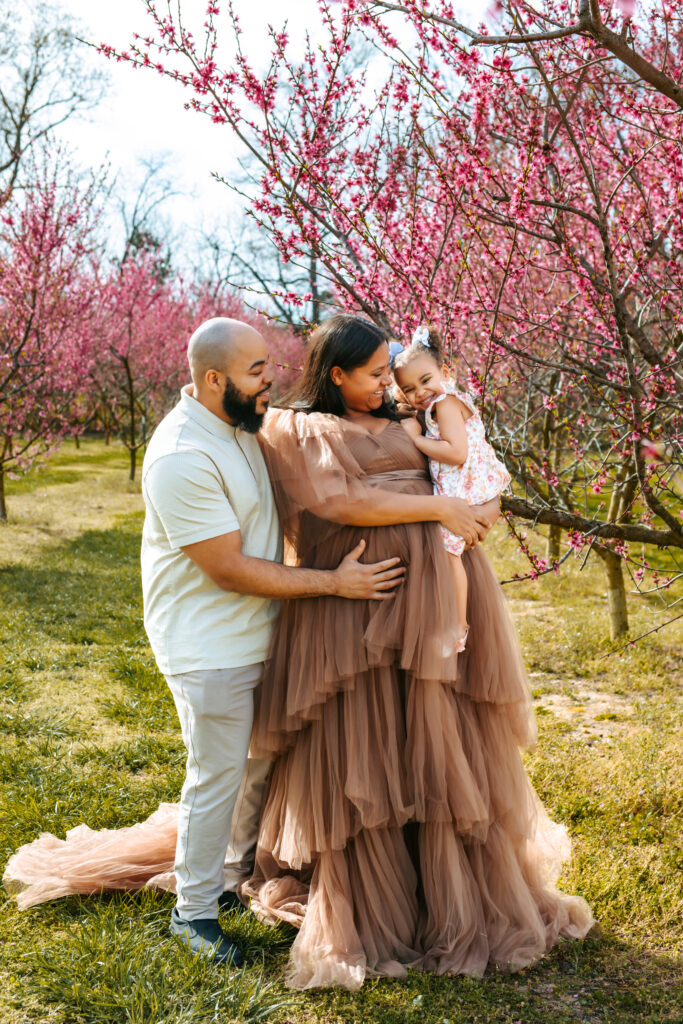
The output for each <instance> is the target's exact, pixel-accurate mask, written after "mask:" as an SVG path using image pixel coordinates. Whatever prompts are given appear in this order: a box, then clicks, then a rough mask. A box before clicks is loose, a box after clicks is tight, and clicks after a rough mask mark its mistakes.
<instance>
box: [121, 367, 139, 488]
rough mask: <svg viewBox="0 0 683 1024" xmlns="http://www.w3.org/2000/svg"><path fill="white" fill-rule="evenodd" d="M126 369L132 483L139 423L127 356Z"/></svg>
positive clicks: (130, 477)
mask: <svg viewBox="0 0 683 1024" xmlns="http://www.w3.org/2000/svg"><path fill="white" fill-rule="evenodd" d="M121 361H122V363H123V365H124V368H125V370H126V385H127V388H128V416H129V417H130V423H129V425H128V438H129V441H130V443H129V445H128V448H129V451H130V473H129V474H128V479H129V480H130V482H131V483H133V481H134V480H135V466H136V463H137V458H136V456H137V448H136V434H137V424H136V422H135V384H134V382H133V374H132V371H131V368H130V362H129V361H128V359H127V358H125V359H122V360H121Z"/></svg>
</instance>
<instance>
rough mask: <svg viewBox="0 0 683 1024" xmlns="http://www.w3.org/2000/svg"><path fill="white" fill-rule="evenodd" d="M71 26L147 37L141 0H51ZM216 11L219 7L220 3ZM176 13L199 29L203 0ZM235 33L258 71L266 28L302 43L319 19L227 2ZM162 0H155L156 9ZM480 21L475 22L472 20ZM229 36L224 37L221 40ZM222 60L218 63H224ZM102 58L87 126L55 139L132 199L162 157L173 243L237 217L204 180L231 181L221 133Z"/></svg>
mask: <svg viewBox="0 0 683 1024" xmlns="http://www.w3.org/2000/svg"><path fill="white" fill-rule="evenodd" d="M56 2H57V3H59V5H60V7H61V8H62V9H64V10H65V11H67V12H68V13H69V14H70V15H72V16H73V17H74V18H76V19H77V20H78V22H80V26H81V32H80V33H79V34H80V35H81V36H82V38H84V39H87V40H88V41H89V42H93V43H96V44H97V43H101V42H106V43H109V44H110V45H112V46H115V47H116V48H120V49H127V48H128V47H129V46H130V43H131V41H132V38H133V34H134V33H135V32H140V33H142V34H145V33H146V32H148V31H149V28H148V26H149V25H150V18H149V15H148V14H147V12H146V10H145V6H144V3H143V2H142V0H114V2H111V0H109V2H102V0H99V2H98V0H56ZM219 2H220V3H221V6H224V4H223V2H222V0H219ZM488 2H489V0H469V2H468V3H467V5H466V6H467V9H468V20H470V19H472V18H473V17H474V15H475V12H476V11H477V10H479V11H483V10H485V8H486V6H487V4H488ZM181 5H182V11H183V16H184V18H185V20H186V22H187V23H188V24H189V26H190V27H191V28H196V29H197V32H196V33H195V34H196V35H197V34H198V31H199V30H200V29H201V23H202V21H203V12H204V10H205V9H206V0H181ZM234 5H235V9H236V11H237V13H238V16H239V17H240V21H241V26H242V29H243V33H244V35H243V40H242V41H243V46H244V48H245V50H246V52H247V53H249V54H251V55H253V59H254V64H255V65H256V66H257V67H258V65H259V64H260V63H262V62H263V61H265V60H266V59H267V56H268V53H269V49H270V47H269V45H268V42H269V41H268V38H267V25H268V24H269V23H270V24H274V25H275V26H276V27H278V28H279V27H281V25H282V24H283V22H284V20H285V19H286V18H289V30H290V34H291V35H292V37H293V39H294V44H295V45H296V44H297V40H299V41H300V40H301V39H302V37H303V33H304V31H305V28H306V26H308V27H314V26H315V25H316V24H317V22H318V16H317V6H316V3H315V0H290V2H289V3H287V4H283V2H282V0H234ZM164 6H165V0H159V7H160V9H161V8H163V7H164ZM480 16H481V15H480ZM224 38H226V39H227V38H228V33H224ZM225 56H228V57H229V55H226V54H224V55H223V57H224V58H225ZM94 57H95V59H96V60H98V61H99V60H100V59H101V63H102V66H103V67H104V69H105V70H106V71H107V73H108V75H109V83H108V88H107V92H106V94H105V98H104V99H103V101H102V102H101V103H100V104H99V105H98V106H97V107H96V109H95V110H94V111H92V112H91V113H90V114H89V116H88V118H87V119H72V120H71V121H69V122H68V123H67V124H66V125H65V126H64V128H63V129H62V133H61V134H62V138H63V139H64V140H65V142H66V143H67V145H68V146H69V147H73V149H74V150H75V151H76V155H77V159H78V160H79V162H80V163H82V164H83V165H86V166H91V167H94V166H99V165H100V164H103V163H105V162H108V163H109V164H110V166H111V170H112V173H114V174H116V175H117V179H118V183H119V189H121V190H123V191H124V192H126V193H127V194H128V195H129V196H132V195H134V193H135V190H136V184H137V182H138V181H139V180H140V178H141V176H142V173H143V162H144V161H145V160H158V159H160V158H164V159H165V170H164V174H165V176H166V177H167V178H168V179H169V181H170V182H171V185H172V191H173V192H178V193H180V194H179V195H175V196H171V197H170V198H169V199H168V201H166V202H165V203H164V204H163V207H162V209H163V212H164V214H165V217H166V219H167V221H168V223H169V225H170V226H171V229H172V232H173V234H174V236H175V239H176V242H175V244H176V246H177V245H178V244H179V245H181V246H182V245H187V247H188V249H189V248H190V247H191V246H192V245H193V244H195V243H196V242H197V240H198V238H199V237H200V236H201V234H202V233H203V232H211V231H212V230H217V229H219V230H220V228H221V227H222V226H223V225H225V224H226V223H227V222H228V220H229V219H231V220H232V221H233V223H235V221H236V220H238V219H239V216H240V210H241V204H240V200H239V199H238V198H237V197H236V196H235V195H234V193H232V192H231V190H230V189H228V188H227V187H226V186H225V185H224V184H222V183H220V182H217V181H215V180H213V179H212V177H211V172H212V171H216V172H218V173H220V174H222V175H223V176H225V177H227V178H228V179H235V178H237V177H238V175H239V164H238V159H237V155H238V154H237V152H236V150H235V148H234V145H233V144H232V139H231V135H230V132H229V131H228V130H226V128H225V127H221V126H218V125H214V124H212V123H211V122H210V121H209V119H208V118H204V117H202V116H200V115H199V114H197V113H195V112H193V111H186V110H184V109H183V102H184V99H185V92H184V90H183V89H182V88H181V87H180V86H177V87H176V86H175V83H173V82H171V81H170V80H168V79H166V78H164V77H162V76H160V75H156V74H155V73H153V72H150V71H145V70H140V71H136V70H134V69H133V68H132V67H131V66H130V65H128V64H126V63H116V62H112V61H106V60H104V58H99V57H97V56H96V55H94Z"/></svg>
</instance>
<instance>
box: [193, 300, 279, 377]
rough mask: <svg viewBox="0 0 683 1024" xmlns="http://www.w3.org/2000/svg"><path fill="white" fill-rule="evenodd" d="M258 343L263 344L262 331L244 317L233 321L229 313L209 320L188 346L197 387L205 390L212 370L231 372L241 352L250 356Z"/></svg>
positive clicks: (202, 325)
mask: <svg viewBox="0 0 683 1024" xmlns="http://www.w3.org/2000/svg"><path fill="white" fill-rule="evenodd" d="M258 343H260V344H263V338H262V337H261V335H260V334H259V332H258V331H256V330H254V328H253V327H250V326H249V324H245V323H242V321H241V320H232V319H231V318H230V317H227V316H216V317H213V319H211V320H205V321H204V323H203V324H200V326H199V327H198V328H197V330H196V331H195V332H194V334H193V335H192V337H191V338H190V343H189V345H188V346H187V360H188V362H189V364H190V373H191V374H192V381H193V383H194V386H195V387H196V388H200V389H201V387H202V384H203V382H204V380H205V378H206V374H207V373H208V372H209V370H218V372H219V373H225V374H227V373H228V371H229V369H230V366H231V364H232V363H233V362H234V360H235V358H236V357H239V356H240V355H246V356H247V358H248V356H249V352H250V350H253V349H254V346H255V344H258Z"/></svg>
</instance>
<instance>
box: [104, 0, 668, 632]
mask: <svg viewBox="0 0 683 1024" xmlns="http://www.w3.org/2000/svg"><path fill="white" fill-rule="evenodd" d="M143 2H144V3H145V6H146V7H147V9H148V12H149V15H150V23H149V25H150V29H149V35H148V36H147V38H141V37H136V39H135V41H134V43H133V45H132V46H131V49H130V50H129V51H128V52H127V53H124V54H115V53H114V51H113V50H112V49H111V48H109V47H106V46H105V47H103V50H104V52H105V53H107V54H108V55H109V56H117V57H118V58H119V59H126V60H129V61H131V62H132V63H134V64H136V65H138V66H143V67H151V68H154V69H156V70H157V71H158V72H160V73H162V74H165V75H168V76H169V77H170V78H172V79H175V80H176V81H177V82H179V83H181V84H182V85H183V86H184V87H185V89H186V100H187V103H188V105H189V106H190V107H192V108H194V109H195V110H197V111H198V112H200V113H202V114H204V115H206V116H208V117H210V118H211V120H212V121H213V122H214V123H215V124H216V130H217V131H223V132H230V133H231V134H232V136H233V138H235V139H236V140H239V142H240V143H241V144H242V146H243V147H244V151H245V152H247V153H249V154H250V155H251V156H250V159H251V160H252V162H253V165H255V166H258V167H260V170H259V172H258V174H257V175H256V180H255V184H254V187H253V195H252V197H251V198H252V206H251V214H252V216H254V217H255V218H256V220H257V222H258V224H259V226H260V228H261V229H262V231H263V232H264V233H265V234H267V235H268V236H269V237H270V238H271V239H272V241H273V242H274V244H275V245H276V246H277V248H278V249H279V251H280V253H281V257H282V259H283V260H285V261H290V262H294V263H296V262H299V263H301V264H302V266H305V265H306V264H307V261H309V260H310V259H311V256H313V257H314V258H315V260H316V264H317V266H318V267H319V268H320V272H321V273H324V275H325V277H326V279H327V284H328V286H330V287H332V288H333V290H334V295H335V299H336V301H337V303H338V304H339V305H340V306H342V307H343V308H346V309H350V310H351V309H353V310H359V311H362V312H363V313H365V314H366V315H367V316H369V317H371V318H372V319H374V320H376V321H377V322H378V323H380V324H382V325H384V326H385V327H387V328H389V329H390V330H391V331H392V333H393V334H395V335H396V336H397V337H399V338H403V339H406V338H408V337H409V335H410V332H411V330H412V329H413V327H414V326H415V324H416V323H418V322H419V321H421V320H424V319H428V320H430V321H432V322H433V323H435V324H436V325H438V326H439V327H440V328H441V329H442V331H443V333H444V335H445V337H446V338H447V340H448V345H449V353H450V355H451V356H452V358H453V362H454V368H455V372H456V373H457V374H458V375H459V376H460V377H461V378H462V380H463V382H466V383H467V384H468V385H469V387H470V388H472V389H473V390H474V391H475V392H476V393H477V394H478V396H479V399H480V401H481V403H482V405H483V408H484V411H485V416H486V419H487V424H488V430H489V433H490V436H491V439H492V440H493V442H494V444H495V445H496V447H497V449H498V451H499V453H500V454H501V456H502V457H503V458H504V459H505V462H506V464H507V466H508V468H509V469H510V472H511V473H512V475H513V479H514V496H506V497H505V499H504V508H505V509H506V511H507V513H508V514H511V515H512V516H514V520H512V519H511V520H510V522H511V528H512V529H514V530H515V532H516V533H517V536H518V538H519V540H520V543H521V545H522V547H523V548H524V550H525V551H526V552H527V555H528V558H529V560H530V569H529V575H531V576H532V577H535V576H537V575H538V574H540V573H543V572H547V571H550V570H552V569H555V570H557V568H558V565H559V563H560V562H561V561H562V560H563V559H564V558H565V557H567V554H568V553H569V552H570V551H574V552H576V553H577V554H579V555H581V557H583V558H585V557H587V556H588V555H589V554H590V553H591V552H594V553H596V554H597V555H598V556H599V557H600V558H601V559H602V560H603V562H604V565H605V569H606V573H607V581H608V594H609V602H610V618H611V630H612V634H613V635H617V634H619V633H621V632H624V631H626V630H627V628H628V622H627V611H626V598H625V593H626V589H625V572H626V573H627V574H630V576H631V579H632V581H633V584H634V585H635V587H636V588H637V589H641V590H645V591H652V589H653V588H655V589H658V590H659V591H660V594H661V595H662V599H663V601H664V603H666V601H667V599H669V600H670V598H668V595H667V589H668V588H669V586H670V584H671V583H672V582H673V581H674V580H676V579H679V578H680V576H681V573H680V572H679V566H680V555H679V554H678V552H679V551H680V549H681V548H683V519H682V518H681V500H680V481H681V477H680V474H681V462H682V455H681V421H682V412H681V381H682V373H681V349H682V346H683V324H682V317H683V312H682V310H681V294H682V285H683V264H682V262H681V246H682V242H683V196H682V194H681V190H682V186H683V154H682V151H681V139H682V123H683V122H682V120H681V119H682V116H683V115H682V113H681V111H682V109H683V94H682V92H681V86H680V84H679V83H680V81H681V73H682V72H683V20H682V19H683V0H672V2H668V3H667V2H662V3H658V4H655V5H653V6H652V9H649V10H647V11H638V10H635V8H634V5H633V4H631V3H628V2H626V0H622V2H620V3H613V4H610V3H598V2H597V0H592V2H584V0H580V2H578V3H576V2H574V3H568V2H564V0H549V2H546V3H543V4H539V5H535V6H532V5H531V4H527V3H523V2H509V3H501V4H495V5H494V7H493V9H492V11H493V14H494V15H495V18H494V19H493V20H491V19H489V23H488V25H487V26H485V27H482V28H480V29H479V30H477V28H476V26H474V27H473V26H468V25H463V24H461V23H459V22H458V21H457V20H456V18H455V14H454V9H453V5H452V4H450V3H447V2H444V0H433V2H427V0H414V2H405V3H388V2H387V3H384V2H366V0H345V2H342V3H335V4H332V3H327V2H325V0H321V2H320V3H319V4H318V10H319V17H320V22H321V26H322V31H323V33H324V38H323V41H322V42H320V40H319V38H316V42H315V44H314V43H313V42H312V41H310V40H309V42H308V45H307V47H306V51H305V54H304V55H303V57H302V58H299V59H294V57H293V56H292V55H291V47H290V44H289V39H288V35H287V30H286V28H281V29H277V28H272V29H270V41H271V55H270V59H269V61H268V63H267V66H266V67H265V69H259V70H257V69H256V67H255V65H254V63H253V62H252V61H250V55H249V54H247V53H245V52H244V51H243V50H242V48H241V45H240V42H241V30H240V25H239V19H238V17H237V16H236V14H235V12H234V10H233V8H232V7H231V5H224V4H219V3H218V2H217V0H216V2H209V3H208V5H207V8H206V20H205V23H204V27H203V31H202V33H200V34H195V35H193V34H192V33H191V32H190V31H189V30H188V29H187V28H186V26H185V25H184V24H183V21H182V5H180V6H178V5H176V4H175V3H174V4H169V3H167V2H165V0H158V2H156V0H143ZM226 6H227V18H226ZM226 20H227V21H228V22H229V24H228V25H227V26H226V25H225V21H226ZM225 27H227V29H228V32H230V33H232V35H233V36H234V41H233V43H234V47H235V50H236V57H235V58H234V59H231V60H230V61H229V62H226V66H221V62H220V61H219V58H218V53H219V49H218V42H219V28H225ZM494 33H495V34H494ZM359 46H364V47H365V50H363V53H364V55H365V56H364V61H363V67H362V68H359V67H358V66H357V62H354V59H353V56H354V53H356V52H358V48H359ZM221 52H222V50H221ZM368 53H369V58H368V56H367V55H368ZM291 298H292V300H293V301H299V302H300V301H301V297H300V296H294V295H293V296H292V297H291ZM520 519H521V520H526V521H527V522H529V523H531V524H533V525H537V524H539V523H542V524H546V525H547V526H548V528H549V537H548V550H547V552H546V558H545V559H542V558H539V557H538V556H537V555H535V554H534V553H533V552H532V550H531V549H530V547H528V545H527V542H526V537H525V533H524V531H523V530H521V529H520V527H519V520H520ZM563 533H566V536H567V538H568V550H567V551H566V552H565V553H564V554H561V546H560V537H561V535H562V534H563ZM657 549H665V550H664V553H662V551H661V550H660V551H659V552H658V553H657V554H656V555H655V556H653V555H652V554H651V552H654V551H657ZM655 566H657V568H655Z"/></svg>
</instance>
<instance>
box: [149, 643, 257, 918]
mask: <svg viewBox="0 0 683 1024" xmlns="http://www.w3.org/2000/svg"><path fill="white" fill-rule="evenodd" d="M262 674H263V664H262V663H259V664H256V665H247V666H245V667H243V668H226V669H211V670H202V671H196V672H187V673H185V674H183V675H169V676H166V681H167V682H168V685H169V687H170V689H171V693H172V694H173V699H174V700H175V704H176V708H177V709H178V717H179V718H180V728H181V730H182V734H183V740H184V742H185V746H186V748H187V766H186V776H185V783H184V785H183V791H182V795H181V797H180V813H179V815H178V842H177V846H176V859H175V876H176V885H177V893H178V900H177V904H176V907H177V910H178V914H179V916H180V917H181V918H183V919H184V920H186V921H192V920H195V919H196V918H202V917H213V918H216V917H218V897H219V896H220V895H221V893H222V892H223V891H224V890H225V889H235V888H236V886H237V883H238V881H239V879H240V876H241V875H243V874H244V873H245V872H246V871H248V870H249V868H250V866H251V861H252V859H253V853H254V847H255V844H256V838H257V834H258V823H259V815H260V811H261V801H262V799H263V790H264V787H265V782H266V776H267V774H268V769H269V767H270V762H269V761H260V760H255V759H252V758H248V756H247V755H248V752H249V738H250V736H251V726H252V722H253V718H254V699H255V696H256V693H257V689H258V686H259V684H260V682H261V676H262ZM226 851H227V852H226Z"/></svg>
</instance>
